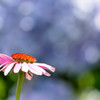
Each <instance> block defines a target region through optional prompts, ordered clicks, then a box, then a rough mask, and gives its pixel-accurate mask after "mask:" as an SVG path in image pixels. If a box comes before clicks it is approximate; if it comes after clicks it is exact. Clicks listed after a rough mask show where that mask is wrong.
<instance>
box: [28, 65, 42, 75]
mask: <svg viewBox="0 0 100 100" xmlns="http://www.w3.org/2000/svg"><path fill="white" fill-rule="evenodd" d="M28 66H29V71H30V72H32V73H34V74H36V75H42V73H41V72H39V71H37V70H36V69H34V67H33V65H32V64H28Z"/></svg>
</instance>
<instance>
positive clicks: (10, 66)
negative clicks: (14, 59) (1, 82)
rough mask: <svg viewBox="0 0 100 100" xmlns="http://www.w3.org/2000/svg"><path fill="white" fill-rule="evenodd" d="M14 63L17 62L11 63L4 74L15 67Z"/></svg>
mask: <svg viewBox="0 0 100 100" xmlns="http://www.w3.org/2000/svg"><path fill="white" fill-rule="evenodd" d="M14 64H15V63H11V64H10V65H8V66H7V67H6V69H5V71H4V75H5V76H6V75H7V74H8V73H9V72H10V70H11V69H12V68H13V66H14Z"/></svg>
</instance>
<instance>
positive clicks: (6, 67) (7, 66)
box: [0, 64, 9, 71]
mask: <svg viewBox="0 0 100 100" xmlns="http://www.w3.org/2000/svg"><path fill="white" fill-rule="evenodd" d="M8 65H9V64H6V65H5V66H4V67H3V68H2V69H0V71H4V70H5V69H6V68H7V67H8Z"/></svg>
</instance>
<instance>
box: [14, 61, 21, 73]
mask: <svg viewBox="0 0 100 100" xmlns="http://www.w3.org/2000/svg"><path fill="white" fill-rule="evenodd" d="M21 66H22V64H21V63H20V64H16V65H15V66H14V73H18V72H19V71H20V69H21Z"/></svg>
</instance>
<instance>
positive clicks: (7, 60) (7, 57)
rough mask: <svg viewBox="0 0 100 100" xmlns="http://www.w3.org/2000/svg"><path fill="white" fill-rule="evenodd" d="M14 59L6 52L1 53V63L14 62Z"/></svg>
mask: <svg viewBox="0 0 100 100" xmlns="http://www.w3.org/2000/svg"><path fill="white" fill-rule="evenodd" d="M13 61H14V60H13V59H12V58H11V57H9V56H7V55H5V54H0V64H2V63H5V62H13Z"/></svg>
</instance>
